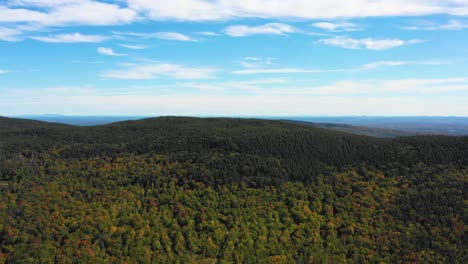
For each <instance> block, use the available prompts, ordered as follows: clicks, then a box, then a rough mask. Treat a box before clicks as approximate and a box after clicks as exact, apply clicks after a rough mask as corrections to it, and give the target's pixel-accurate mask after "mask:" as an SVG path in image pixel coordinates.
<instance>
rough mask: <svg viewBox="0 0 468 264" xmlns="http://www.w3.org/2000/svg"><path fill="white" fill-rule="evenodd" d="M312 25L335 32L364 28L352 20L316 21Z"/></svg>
mask: <svg viewBox="0 0 468 264" xmlns="http://www.w3.org/2000/svg"><path fill="white" fill-rule="evenodd" d="M312 26H314V27H316V28H320V29H324V30H327V31H333V32H341V31H359V30H362V27H361V26H359V25H356V24H354V23H350V22H334V23H332V22H316V23H313V24H312Z"/></svg>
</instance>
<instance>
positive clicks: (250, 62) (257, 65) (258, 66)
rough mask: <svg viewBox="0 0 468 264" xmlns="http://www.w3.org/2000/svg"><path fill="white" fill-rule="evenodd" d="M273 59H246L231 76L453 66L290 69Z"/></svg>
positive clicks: (392, 63)
mask: <svg viewBox="0 0 468 264" xmlns="http://www.w3.org/2000/svg"><path fill="white" fill-rule="evenodd" d="M274 60H275V59H274V58H266V59H265V58H260V57H246V58H244V59H243V60H242V61H241V62H240V65H241V66H243V67H244V68H245V69H241V70H235V71H232V72H231V73H232V74H240V75H253V74H319V73H331V72H356V71H368V70H377V69H380V68H385V67H398V66H406V65H448V64H453V63H452V62H448V61H396V60H395V61H375V62H370V63H366V64H363V65H361V66H357V67H354V68H347V69H304V68H297V67H295V68H290V67H287V68H285V67H276V68H273V67H272V66H274V65H276V64H275V63H273V62H272V61H274Z"/></svg>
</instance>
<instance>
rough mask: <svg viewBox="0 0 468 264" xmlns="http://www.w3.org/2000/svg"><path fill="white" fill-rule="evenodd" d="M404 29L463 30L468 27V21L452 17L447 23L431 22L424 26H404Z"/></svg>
mask: <svg viewBox="0 0 468 264" xmlns="http://www.w3.org/2000/svg"><path fill="white" fill-rule="evenodd" d="M402 29H406V30H463V29H468V23H467V22H462V21H460V20H456V19H452V20H450V21H448V22H447V23H446V24H433V23H429V24H428V25H422V26H408V27H402Z"/></svg>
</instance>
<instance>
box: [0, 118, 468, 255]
mask: <svg viewBox="0 0 468 264" xmlns="http://www.w3.org/2000/svg"><path fill="white" fill-rule="evenodd" d="M4 122H6V128H9V125H8V123H9V122H11V123H10V124H11V127H15V128H14V129H4V130H0V194H1V195H0V263H1V262H5V261H6V262H8V263H27V262H34V263H39V262H44V263H48V262H59V263H70V262H88V263H101V262H111V263H214V262H219V263H330V262H333V263H379V262H383V263H407V262H419V263H427V262H436V263H464V262H465V257H466V255H467V253H468V252H467V249H466V247H465V246H464V237H465V233H466V231H467V229H466V221H467V218H468V215H467V213H466V212H467V210H466V204H467V199H466V196H465V191H464V186H466V184H467V183H468V177H467V175H468V166H467V165H468V138H466V137H443V136H418V137H403V138H395V139H387V138H374V137H368V136H359V135H352V134H347V133H343V132H339V131H333V130H327V129H322V128H317V127H311V126H306V125H301V124H292V123H288V122H282V121H269V120H255V119H220V118H212V119H202V118H188V117H187V118H182V117H161V118H151V119H144V120H138V121H125V122H119V123H114V124H109V125H103V126H95V127H74V126H56V125H53V124H52V125H47V124H42V123H41V124H39V125H37V124H36V123H33V124H31V125H30V126H27V125H25V126H22V127H21V128H18V125H16V124H18V122H19V123H21V122H22V121H20V120H4ZM22 125H24V124H22Z"/></svg>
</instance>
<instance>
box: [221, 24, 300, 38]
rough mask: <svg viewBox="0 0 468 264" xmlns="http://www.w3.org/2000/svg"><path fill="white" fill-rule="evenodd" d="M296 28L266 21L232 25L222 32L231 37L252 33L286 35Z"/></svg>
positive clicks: (294, 31)
mask: <svg viewBox="0 0 468 264" xmlns="http://www.w3.org/2000/svg"><path fill="white" fill-rule="evenodd" d="M296 32H298V30H297V29H296V28H294V27H293V26H291V25H287V24H283V23H268V24H265V25H260V26H246V25H234V26H229V27H227V28H226V29H224V33H225V34H226V35H229V36H231V37H247V36H252V35H286V34H288V33H296Z"/></svg>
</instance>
